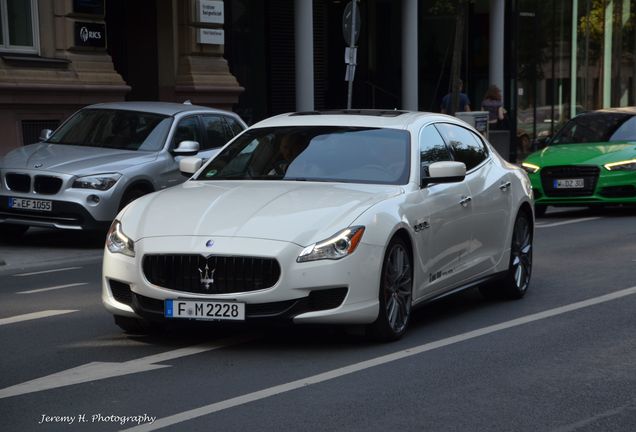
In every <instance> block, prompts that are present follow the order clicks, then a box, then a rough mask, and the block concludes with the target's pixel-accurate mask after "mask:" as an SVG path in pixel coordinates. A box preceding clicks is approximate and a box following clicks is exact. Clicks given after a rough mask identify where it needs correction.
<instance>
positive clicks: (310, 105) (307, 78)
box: [294, 0, 314, 111]
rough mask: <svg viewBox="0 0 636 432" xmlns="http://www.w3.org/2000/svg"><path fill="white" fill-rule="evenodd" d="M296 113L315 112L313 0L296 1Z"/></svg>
mask: <svg viewBox="0 0 636 432" xmlns="http://www.w3.org/2000/svg"><path fill="white" fill-rule="evenodd" d="M294 40H295V42H296V43H295V47H296V48H295V54H296V111H313V110H314V23H313V0H294Z"/></svg>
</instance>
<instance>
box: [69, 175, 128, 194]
mask: <svg viewBox="0 0 636 432" xmlns="http://www.w3.org/2000/svg"><path fill="white" fill-rule="evenodd" d="M120 178H121V174H119V173H108V174H96V175H91V176H85V177H79V178H77V179H76V180H75V181H74V182H73V187H74V188H80V189H97V190H101V191H105V190H108V189H110V188H112V187H113V186H114V185H115V183H117V180H119V179H120Z"/></svg>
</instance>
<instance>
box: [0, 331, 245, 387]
mask: <svg viewBox="0 0 636 432" xmlns="http://www.w3.org/2000/svg"><path fill="white" fill-rule="evenodd" d="M255 338H256V337H255V336H250V337H246V336H244V337H235V338H231V339H224V340H221V341H219V342H217V343H209V342H206V343H203V344H199V345H193V346H190V347H185V348H179V349H176V350H172V351H167V352H163V353H159V354H153V355H150V356H146V357H142V358H138V359H134V360H129V361H126V362H122V363H115V362H92V363H87V364H85V365H82V366H78V367H75V368H72V369H67V370H65V371H61V372H58V373H54V374H52V375H48V376H45V377H42V378H37V379H34V380H31V381H27V382H25V383H22V384H16V385H14V386H11V387H6V388H4V389H2V390H0V399H4V398H8V397H12V396H19V395H23V394H27V393H35V392H39V391H43V390H51V389H55V388H59V387H66V386H69V385H73V384H81V383H86V382H92V381H97V380H102V379H106V378H114V377H118V376H122V375H129V374H134V373H140V372H147V371H151V370H155V369H162V368H166V367H171V366H170V365H158V364H153V363H158V362H164V361H169V360H174V359H177V358H181V357H186V356H191V355H194V354H200V353H204V352H207V351H212V350H217V349H221V348H226V347H229V346H232V345H238V344H241V343H245V342H248V341H251V340H254V339H255Z"/></svg>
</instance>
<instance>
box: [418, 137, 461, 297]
mask: <svg viewBox="0 0 636 432" xmlns="http://www.w3.org/2000/svg"><path fill="white" fill-rule="evenodd" d="M419 145H420V164H421V168H420V169H421V172H422V174H426V170H427V167H428V165H429V164H431V163H433V162H439V161H448V160H452V156H451V153H450V150H449V148H448V146H447V145H446V143H445V142H444V140H443V139H442V137H441V135H440V134H439V132H438V131H437V129H436V128H435V126H433V125H428V126H426V127H424V128H423V129H422V130H421V132H420V136H419ZM416 195H417V196H416V197H415V198H414V200H413V202H414V203H415V204H414V205H413V206H412V207H411V208H410V213H411V214H410V215H409V220H411V221H413V223H414V227H413V228H414V230H415V236H416V237H415V238H416V247H417V250H418V253H417V257H418V258H417V262H416V263H415V265H416V266H419V267H420V270H421V274H424V275H425V277H424V278H423V280H421V281H420V283H419V284H418V286H417V287H416V288H415V297H416V298H421V297H428V296H431V295H434V294H435V293H438V292H441V291H444V290H448V289H451V288H453V287H454V286H455V285H457V284H458V283H459V282H461V281H462V280H463V279H465V278H466V275H465V269H464V268H462V260H463V257H464V256H465V255H466V254H467V252H468V249H469V246H470V240H471V222H470V221H471V207H470V206H469V205H467V204H466V201H465V200H466V198H467V197H468V196H469V195H470V191H469V189H468V186H467V184H466V182H458V183H446V184H434V183H432V184H428V185H426V186H425V187H423V188H422V189H420V191H418V192H417V193H416Z"/></svg>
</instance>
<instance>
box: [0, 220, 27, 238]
mask: <svg viewBox="0 0 636 432" xmlns="http://www.w3.org/2000/svg"><path fill="white" fill-rule="evenodd" d="M28 229H29V226H28V225H14V224H7V223H3V224H0V242H1V243H8V242H15V241H18V240H20V239H21V238H22V236H23V235H24V233H25V232H27V230H28Z"/></svg>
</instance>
